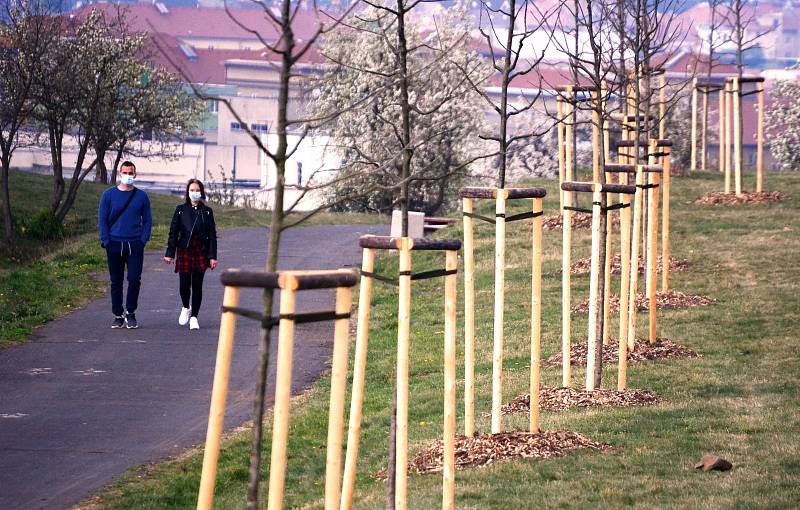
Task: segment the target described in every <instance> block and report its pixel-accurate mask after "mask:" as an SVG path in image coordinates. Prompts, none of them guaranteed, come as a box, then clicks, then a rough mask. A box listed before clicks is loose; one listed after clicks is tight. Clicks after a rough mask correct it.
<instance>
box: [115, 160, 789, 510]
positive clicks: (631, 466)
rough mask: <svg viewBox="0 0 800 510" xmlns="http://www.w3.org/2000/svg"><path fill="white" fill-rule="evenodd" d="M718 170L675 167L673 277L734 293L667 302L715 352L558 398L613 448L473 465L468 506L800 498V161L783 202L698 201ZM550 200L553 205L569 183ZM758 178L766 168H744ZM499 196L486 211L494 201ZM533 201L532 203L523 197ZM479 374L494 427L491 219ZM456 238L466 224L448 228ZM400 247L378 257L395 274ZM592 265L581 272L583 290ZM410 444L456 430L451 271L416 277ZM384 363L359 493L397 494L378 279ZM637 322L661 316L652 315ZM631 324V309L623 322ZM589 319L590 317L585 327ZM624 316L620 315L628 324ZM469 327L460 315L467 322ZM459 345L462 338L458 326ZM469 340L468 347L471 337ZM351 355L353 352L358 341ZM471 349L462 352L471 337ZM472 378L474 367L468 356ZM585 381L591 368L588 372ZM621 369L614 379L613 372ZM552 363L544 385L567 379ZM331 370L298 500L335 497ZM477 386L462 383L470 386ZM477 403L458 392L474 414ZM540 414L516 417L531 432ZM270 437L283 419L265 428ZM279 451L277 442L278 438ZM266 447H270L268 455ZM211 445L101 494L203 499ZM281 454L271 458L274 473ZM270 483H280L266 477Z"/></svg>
mask: <svg viewBox="0 0 800 510" xmlns="http://www.w3.org/2000/svg"><path fill="white" fill-rule="evenodd" d="M721 183H722V179H721V177H720V176H719V175H717V174H705V175H697V176H695V177H692V178H678V179H675V184H674V186H673V198H672V211H673V220H672V240H673V241H672V253H673V255H674V256H676V257H679V258H687V259H689V262H690V264H691V266H690V271H688V272H686V273H677V274H674V275H673V277H672V280H671V281H672V284H671V286H672V288H673V289H675V290H680V291H684V292H690V293H697V294H705V295H710V296H712V297H715V298H716V299H717V300H718V302H717V303H716V304H715V305H712V306H709V307H705V308H695V309H685V310H674V311H665V312H662V313H660V314H659V320H660V322H659V335H660V336H667V337H669V338H671V339H673V340H675V341H677V342H678V343H680V344H683V345H685V346H688V347H690V348H692V349H694V350H696V351H698V352H700V353H701V354H702V357H701V358H699V359H691V360H677V361H669V362H662V363H647V364H637V365H632V366H630V367H629V376H630V386H631V387H634V388H644V389H648V390H652V391H654V392H655V393H657V394H658V395H660V396H661V397H662V398H663V399H664V403H663V404H661V405H659V406H657V407H652V408H642V409H592V410H574V411H569V412H561V413H544V414H543V421H542V427H543V428H544V429H549V430H553V429H572V430H576V431H579V432H581V433H584V434H586V435H588V436H589V437H591V438H593V439H595V440H600V441H605V442H608V443H610V444H612V445H613V446H614V449H613V450H611V451H610V452H607V453H596V452H584V453H577V454H574V455H571V456H568V457H566V458H563V459H558V460H545V461H518V462H509V463H502V464H498V465H494V466H490V467H488V468H484V469H476V470H470V471H464V472H458V473H457V475H456V482H457V505H458V507H459V508H476V509H477V508H514V507H517V508H531V507H534V506H539V505H545V506H546V507H587V506H588V505H592V506H596V507H603V508H617V507H620V506H642V507H645V506H646V507H661V508H666V507H669V508H673V507H683V508H719V507H725V508H729V507H742V508H751V507H792V506H795V505H796V504H797V501H800V461H798V459H800V420H797V410H798V404H800V398H799V397H798V395H800V387H799V385H798V376H800V364H799V363H798V356H797V350H796V349H797V347H796V335H797V326H796V322H795V321H796V318H795V315H796V313H797V311H798V310H800V293H799V292H798V286H800V285H799V283H800V274H799V273H798V269H800V268H799V267H798V255H797V254H798V253H800V235H799V232H800V216H799V215H798V212H800V175H797V174H792V175H769V176H767V179H766V183H767V187H768V189H779V190H783V191H785V192H786V193H788V195H789V199H788V200H787V201H785V202H784V203H782V204H773V205H755V206H739V207H704V206H696V205H692V204H691V201H692V200H693V199H694V198H696V197H698V196H700V195H701V194H703V193H705V192H707V191H710V190H716V189H719V188H720V187H721ZM545 185H546V186H547V187H548V188H549V189H550V192H551V194H550V198H549V199H548V201H547V203H546V207H547V209H548V211H551V212H552V211H555V210H556V208H557V203H556V201H555V200H554V198H557V194H555V193H554V191H555V187H554V185H553V183H552V182H547V183H546V184H545ZM746 186H748V187H752V182H750V181H746ZM488 207H489V204H488V203H487V204H485V205H484V212H489V209H488ZM518 210H521V209H518ZM527 229H528V227H527V226H526V225H525V224H524V223H520V224H515V225H513V226H510V227H509V235H508V240H509V247H508V264H509V270H508V271H507V273H506V275H507V278H508V287H507V289H508V290H507V311H506V351H505V352H506V361H505V370H506V371H505V384H506V386H505V396H506V400H510V399H511V398H513V397H514V396H516V395H518V394H521V393H524V392H526V387H527V383H528V369H527V365H528V359H529V351H528V341H529V340H528V335H529V302H530V297H529V296H530V282H529V281H528V278H529V272H528V270H527V265H528V264H529V246H530V244H529V243H530V234H529V231H528V230H527ZM476 230H478V231H479V233H478V235H479V237H480V239H479V241H478V245H479V249H478V252H477V257H478V258H479V260H480V262H479V263H478V264H477V266H478V271H479V274H478V275H477V277H476V288H477V289H479V290H478V320H477V325H478V333H477V339H478V340H477V341H478V352H477V359H478V367H477V370H478V373H477V381H476V388H477V392H478V394H477V402H476V405H477V408H476V412H477V414H478V415H479V416H480V418H479V422H478V423H477V428H478V430H479V431H481V432H486V431H487V430H488V428H489V419H488V417H487V416H485V413H486V412H488V410H489V407H490V381H491V346H490V343H491V322H492V321H491V309H492V307H491V301H492V290H491V289H492V284H491V282H492V252H493V240H492V238H491V236H492V233H493V229H492V228H491V227H488V226H487V227H484V228H479V229H476ZM446 233H447V235H448V236H452V237H459V236H460V235H461V233H460V231H459V230H457V229H450V230H449V231H447V232H446ZM575 239H576V240H577V243H576V248H575V250H574V252H573V257H575V258H577V257H579V256H586V255H588V246H589V243H588V232H587V231H579V232H578V233H576V235H575ZM560 242H561V233H560V231H559V232H548V233H546V234H545V267H544V274H545V276H544V296H543V298H544V313H543V321H544V322H543V330H544V339H543V342H544V345H543V356H545V357H546V356H549V355H551V354H553V353H555V352H557V351H558V350H559V348H560V277H559V275H558V273H557V270H558V268H559V267H560V262H559V259H560ZM441 259H443V257H442V256H441V255H438V256H437V255H431V256H425V255H422V256H419V257H418V256H417V255H416V254H415V269H416V270H422V269H424V268H437V267H441V266H442V261H441ZM394 268H396V260H395V259H393V258H390V257H387V258H385V259H383V260H382V261H381V263H380V264H379V270H380V271H382V272H386V273H391V272H392V271H395V270H396V269H394ZM587 283H588V278H587V277H576V278H573V295H574V299H575V300H576V301H577V300H578V299H580V298H582V297H583V295H584V294H585V291H586V288H587ZM414 294H415V296H417V298H416V299H415V300H414V305H413V310H412V312H413V314H412V317H413V339H412V342H413V344H412V362H411V367H412V368H411V374H412V377H411V396H412V403H411V409H410V414H409V424H410V441H411V444H412V448H413V449H414V450H416V449H418V448H420V447H421V446H422V445H423V444H425V443H426V442H427V441H429V440H431V439H433V438H435V437H436V436H437V435H439V434H441V421H442V409H441V408H442V389H441V388H442V376H441V362H442V342H441V338H442V329H443V326H442V322H441V320H442V311H441V306H440V303H441V299H440V298H438V297H437V298H435V299H424V298H423V296H441V295H442V287H441V282H438V281H427V282H419V283H415V285H414ZM373 303H374V308H373V320H372V324H373V328H372V333H371V338H370V354H369V374H368V381H367V395H366V401H365V403H364V413H365V421H364V425H363V434H362V443H361V445H362V446H361V452H362V455H361V459H360V461H361V462H360V468H359V474H360V476H359V481H358V494H357V506H358V507H359V508H378V507H382V506H383V490H384V489H383V483H382V482H380V481H378V480H376V479H375V478H374V476H373V475H374V473H376V472H377V471H378V470H379V469H380V468H381V467H382V466H383V464H384V462H385V450H386V443H387V430H388V424H389V403H390V401H391V398H390V393H391V388H392V378H393V372H394V370H393V358H394V346H395V334H396V333H395V323H396V322H395V316H396V310H397V300H396V298H395V290H394V288H392V287H385V286H382V285H376V295H375V298H374V302H373ZM639 317H640V321H641V322H640V326H639V328H640V329H639V331H643V329H641V328H642V327H643V325H644V320H646V314H640V315H639ZM615 324H616V322H615ZM585 328H586V321H585V319H582V318H575V320H574V322H573V331H574V332H575V338H574V341H577V340H578V338H581V337H583V335H584V334H585V333H584V331H585ZM614 330H616V328H614ZM459 334H461V330H460V328H459ZM459 343H460V341H459ZM459 349H460V350H461V347H460V348H459ZM351 356H352V349H351ZM459 359H463V352H459ZM459 374H462V375H463V369H459ZM574 376H575V381H576V383H577V384H580V381H582V380H583V374H582V372H581V371H580V370H577V371H575V373H574ZM615 379H616V373H615V370H614V367H613V366H612V367H608V369H607V371H606V373H605V377H604V384H603V386H604V387H609V388H610V387H614V381H615ZM559 381H560V373H559V372H558V370H557V369H549V370H546V371H545V373H544V382H545V383H547V384H554V385H555V384H558V383H559ZM328 389H329V381H328V380H327V379H323V380H321V381H320V383H319V384H318V385H317V386H316V387H315V388H314V389H312V390H311V391H310V392H308V393H307V394H306V395H304V396H302V397H300V398H297V399H295V402H294V407H293V415H292V416H293V420H294V421H293V422H292V428H291V438H290V446H289V448H290V450H289V451H290V455H289V473H288V475H287V488H288V489H287V495H286V507H303V508H320V507H321V505H322V490H323V487H322V481H323V470H324V455H325V453H324V443H325V437H326V432H325V428H326V423H327V416H326V412H327V411H326V409H327V392H328ZM460 398H462V393H461V386H459V399H460ZM461 416H462V410H461V406H460V404H459V427H462V426H463V425H462V422H461ZM526 425H527V417H526V416H519V417H514V418H511V419H507V420H506V426H507V427H509V428H516V429H524V428H525V427H526ZM267 437H269V434H267ZM247 441H248V438H247V437H245V436H243V435H236V434H234V435H233V436H232V437H231V438H230V439H229V440H228V442H227V444H226V447H225V449H224V452H223V454H222V458H221V463H220V472H219V478H218V482H217V489H216V494H217V496H216V500H215V501H216V504H217V507H218V508H241V507H243V501H244V490H245V485H246V480H247V458H248V447H247ZM266 448H267V449H268V448H269V445H268V444H267V445H266ZM707 452H714V453H716V454H719V455H722V456H724V457H726V458H728V459H730V460H731V461H732V462H733V463H734V465H735V468H734V470H733V471H731V472H727V473H702V472H699V471H696V470H694V469H693V463H694V462H695V461H696V460H697V459H698V458H699V457H700V456H701V455H702V454H704V453H707ZM266 458H268V454H267V455H266ZM200 462H201V456H200V455H199V454H198V453H194V454H190V455H187V457H186V458H184V459H181V460H180V461H173V462H168V463H163V464H160V465H157V466H155V467H152V469H148V470H146V473H145V474H143V473H141V472H140V473H138V474H132V475H130V476H128V477H126V478H125V479H124V480H123V481H122V482H120V483H119V484H117V485H116V486H115V487H113V488H111V489H110V490H109V491H107V492H106V493H105V494H103V495H102V497H101V498H100V500H99V501H100V503H101V506H104V507H108V508H167V507H170V508H172V507H176V508H191V507H193V506H194V504H195V498H196V491H197V485H198V481H199V473H200ZM267 469H268V466H266V467H265V477H264V478H265V479H266V474H267V473H266V471H267ZM409 483H410V486H409V494H410V501H411V503H410V507H412V508H436V507H438V506H440V505H441V502H440V501H441V495H440V491H441V490H440V484H441V479H440V477H438V476H413V477H411V478H410V481H409ZM264 491H266V488H265V489H264Z"/></svg>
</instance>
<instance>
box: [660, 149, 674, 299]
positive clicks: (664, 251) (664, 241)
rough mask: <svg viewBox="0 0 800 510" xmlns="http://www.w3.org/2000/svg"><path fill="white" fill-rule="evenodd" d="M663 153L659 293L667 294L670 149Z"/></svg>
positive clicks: (664, 150)
mask: <svg viewBox="0 0 800 510" xmlns="http://www.w3.org/2000/svg"><path fill="white" fill-rule="evenodd" d="M661 150H662V151H663V152H664V156H662V158H661V161H662V164H661V168H662V169H663V172H664V173H663V174H662V184H661V187H662V189H663V191H662V194H663V195H664V204H663V205H662V206H661V210H662V212H663V214H664V217H663V218H662V221H661V292H665V293H666V292H669V257H670V254H669V200H670V181H671V176H670V172H671V169H672V155H671V153H672V148H671V147H662V148H661Z"/></svg>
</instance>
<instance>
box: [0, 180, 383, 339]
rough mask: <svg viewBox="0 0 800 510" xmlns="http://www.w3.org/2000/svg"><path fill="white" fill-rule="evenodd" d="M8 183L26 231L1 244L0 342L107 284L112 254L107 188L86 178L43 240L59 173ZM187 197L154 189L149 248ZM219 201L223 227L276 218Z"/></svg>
mask: <svg viewBox="0 0 800 510" xmlns="http://www.w3.org/2000/svg"><path fill="white" fill-rule="evenodd" d="M9 182H10V191H11V205H12V212H13V215H14V218H15V222H16V223H17V225H18V227H17V232H18V234H17V235H18V236H19V237H18V246H17V250H16V251H15V252H14V253H10V252H8V251H7V250H6V249H5V247H3V246H0V347H2V346H3V345H8V344H10V343H13V342H18V341H22V340H24V339H25V337H26V336H27V335H28V334H30V332H31V331H32V330H33V328H35V327H36V326H39V325H41V324H44V323H46V322H48V321H51V320H53V319H55V318H57V317H59V316H61V315H63V314H64V313H66V312H68V311H69V310H72V309H74V308H76V307H79V306H81V305H82V304H83V303H85V302H86V301H87V300H89V299H92V298H95V297H97V296H99V295H101V294H102V293H103V292H104V289H105V288H106V287H107V283H106V281H105V280H106V276H105V271H106V257H105V252H104V251H103V249H102V248H100V242H99V241H98V236H97V205H98V203H99V201H100V195H101V194H102V193H103V191H105V189H106V188H108V186H107V185H103V184H95V183H92V182H84V183H83V184H82V185H81V187H80V191H79V195H78V199H77V200H76V202H75V207H74V208H73V209H72V210H71V211H70V213H69V214H68V215H67V218H66V220H65V222H64V230H65V232H64V236H63V237H61V238H59V239H57V240H52V241H41V240H39V239H36V238H34V237H33V236H32V235H31V229H30V226H31V222H32V219H33V218H34V216H35V215H36V214H37V213H38V212H39V211H42V210H44V209H47V208H48V205H49V200H50V197H51V193H52V187H53V184H52V178H51V177H48V176H42V175H35V174H29V173H24V172H16V171H12V172H11V177H10V179H9ZM67 185H69V184H67ZM180 201H181V198H180V197H176V196H167V195H158V194H155V193H150V202H151V206H152V213H153V232H152V238H151V240H150V243H148V246H147V249H149V250H157V251H160V250H163V248H164V246H165V243H166V239H167V234H168V232H169V222H170V220H171V219H172V212H173V210H174V209H175V205H176V204H178V203H179V202H180ZM0 204H2V200H0ZM212 206H213V207H214V210H215V216H216V220H217V223H218V228H220V229H225V228H231V227H239V226H267V225H268V224H269V220H270V215H269V213H267V212H265V211H258V210H254V209H243V208H235V207H223V206H220V205H215V204H212ZM375 221H377V220H376V218H375V217H374V216H372V215H358V214H348V215H339V214H328V213H325V214H320V215H318V216H315V217H314V218H312V220H311V221H310V222H309V224H323V223H324V224H331V223H358V222H361V223H366V222H375ZM0 228H2V227H0ZM265 250H266V247H265ZM94 275H99V276H100V277H99V278H94V277H93V276H94Z"/></svg>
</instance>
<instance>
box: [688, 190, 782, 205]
mask: <svg viewBox="0 0 800 510" xmlns="http://www.w3.org/2000/svg"><path fill="white" fill-rule="evenodd" d="M785 199H786V195H784V194H783V193H781V192H780V191H762V192H761V193H755V192H753V193H743V194H742V195H741V196H736V193H724V192H722V191H714V192H711V193H708V194H706V195H704V196H702V197H700V198H698V199H697V200H695V201H694V203H695V204H699V205H739V204H769V203H772V202H780V201H782V200H785Z"/></svg>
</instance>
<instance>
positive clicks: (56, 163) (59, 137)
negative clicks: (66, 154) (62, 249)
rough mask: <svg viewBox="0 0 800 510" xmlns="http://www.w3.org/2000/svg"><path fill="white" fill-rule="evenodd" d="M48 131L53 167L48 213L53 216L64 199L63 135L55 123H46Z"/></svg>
mask: <svg viewBox="0 0 800 510" xmlns="http://www.w3.org/2000/svg"><path fill="white" fill-rule="evenodd" d="M48 131H49V133H50V159H51V164H52V166H53V196H52V198H51V199H50V211H51V212H52V213H53V214H55V213H56V211H58V207H59V206H60V205H61V200H62V199H63V198H64V167H63V166H62V162H61V148H62V147H63V142H64V133H63V131H62V130H61V129H60V128H59V126H58V125H57V123H56V121H48Z"/></svg>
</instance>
